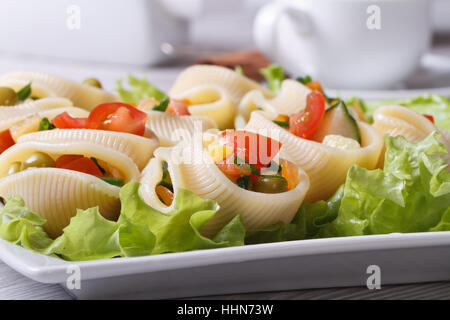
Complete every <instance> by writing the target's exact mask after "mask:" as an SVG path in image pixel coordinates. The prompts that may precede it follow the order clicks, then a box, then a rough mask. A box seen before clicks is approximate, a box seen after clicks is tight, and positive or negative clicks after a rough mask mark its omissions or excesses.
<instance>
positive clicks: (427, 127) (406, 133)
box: [373, 106, 450, 164]
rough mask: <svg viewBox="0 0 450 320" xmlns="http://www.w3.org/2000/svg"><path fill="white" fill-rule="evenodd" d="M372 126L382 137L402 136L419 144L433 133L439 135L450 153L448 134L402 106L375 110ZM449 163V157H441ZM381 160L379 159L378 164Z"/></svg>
mask: <svg viewBox="0 0 450 320" xmlns="http://www.w3.org/2000/svg"><path fill="white" fill-rule="evenodd" d="M373 126H374V128H376V129H377V130H378V132H379V133H380V134H382V135H383V136H384V135H385V134H389V135H391V136H394V137H395V136H403V137H404V138H405V139H406V140H408V141H410V142H420V141H422V140H423V139H425V138H426V137H428V136H429V135H430V134H431V133H432V132H433V131H437V132H439V133H441V138H440V141H441V142H442V143H443V144H444V145H445V146H446V148H447V150H448V151H449V152H450V132H449V131H447V130H443V129H439V128H438V127H436V126H435V125H434V124H433V123H432V122H431V121H430V120H428V119H427V118H425V117H424V116H423V115H422V114H420V113H418V112H416V111H414V110H411V109H409V108H406V107H402V106H384V107H380V108H378V109H377V110H375V112H374V114H373ZM443 158H444V159H445V160H446V161H447V162H448V163H450V155H443ZM381 163H383V158H381V159H380V164H381Z"/></svg>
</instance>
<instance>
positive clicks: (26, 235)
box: [0, 196, 53, 253]
mask: <svg viewBox="0 0 450 320" xmlns="http://www.w3.org/2000/svg"><path fill="white" fill-rule="evenodd" d="M0 220H1V225H0V237H1V238H2V239H4V240H6V241H9V242H12V243H15V244H17V245H20V246H22V247H24V248H26V249H29V250H33V251H36V252H42V253H45V252H46V250H47V248H48V247H49V246H50V245H51V244H52V242H53V240H52V239H50V237H49V236H48V235H47V234H46V233H45V231H44V229H43V228H42V225H43V224H44V223H45V219H42V218H41V217H40V216H38V215H37V214H35V213H34V212H31V211H29V210H28V209H26V208H25V203H24V201H23V200H22V199H21V198H20V197H17V196H12V197H10V198H9V199H8V201H7V202H6V204H5V206H4V207H3V208H2V209H1V211H0Z"/></svg>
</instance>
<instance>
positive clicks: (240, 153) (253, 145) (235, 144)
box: [219, 130, 281, 169]
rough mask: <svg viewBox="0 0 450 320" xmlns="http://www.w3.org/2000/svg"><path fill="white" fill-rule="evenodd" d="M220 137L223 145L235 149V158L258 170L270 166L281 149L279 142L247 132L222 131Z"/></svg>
mask: <svg viewBox="0 0 450 320" xmlns="http://www.w3.org/2000/svg"><path fill="white" fill-rule="evenodd" d="M219 137H220V141H221V143H222V144H224V145H227V146H230V147H232V148H233V149H234V155H235V156H237V157H238V158H239V159H242V160H245V161H246V162H248V163H249V164H251V165H254V166H255V167H257V168H258V169H261V168H263V167H267V166H268V165H270V163H271V161H272V159H273V158H274V157H275V156H276V155H277V154H278V152H279V151H280V148H281V143H280V142H278V141H277V140H274V139H271V138H268V137H265V136H263V135H260V134H257V133H254V132H250V131H245V130H226V131H222V132H221V133H220V136H219Z"/></svg>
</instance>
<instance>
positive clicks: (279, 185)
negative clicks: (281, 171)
mask: <svg viewBox="0 0 450 320" xmlns="http://www.w3.org/2000/svg"><path fill="white" fill-rule="evenodd" d="M252 190H253V191H255V192H261V193H281V192H286V191H288V184H287V181H286V179H284V178H283V177H282V176H270V177H264V176H261V177H258V178H256V180H255V182H254V183H253V188H252Z"/></svg>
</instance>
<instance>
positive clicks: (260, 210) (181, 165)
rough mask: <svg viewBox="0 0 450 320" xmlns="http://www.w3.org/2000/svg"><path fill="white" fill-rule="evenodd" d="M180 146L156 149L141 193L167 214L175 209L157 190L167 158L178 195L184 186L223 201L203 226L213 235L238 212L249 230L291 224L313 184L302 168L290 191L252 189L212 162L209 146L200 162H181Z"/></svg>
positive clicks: (191, 152)
mask: <svg viewBox="0 0 450 320" xmlns="http://www.w3.org/2000/svg"><path fill="white" fill-rule="evenodd" d="M178 147H179V146H175V147H172V148H158V149H156V151H155V158H153V159H152V160H150V163H149V164H148V166H147V167H146V168H145V169H144V171H143V172H142V176H141V187H140V190H139V193H140V195H141V197H142V198H143V199H144V201H146V202H147V204H149V205H150V206H151V207H153V208H155V209H157V210H159V211H161V212H163V213H168V212H169V211H170V210H171V209H172V207H167V206H165V205H164V204H163V203H162V202H161V201H160V200H159V198H158V196H157V195H156V193H155V187H156V186H157V184H158V183H159V182H160V181H161V179H162V174H163V172H162V168H161V163H162V161H167V163H168V170H169V173H170V175H171V179H172V184H173V188H174V190H175V196H176V193H177V191H176V190H178V189H179V188H184V189H188V190H191V191H192V192H194V193H195V194H197V195H198V196H200V197H202V198H205V199H212V200H215V201H216V202H217V203H218V204H219V206H220V209H219V211H218V212H217V214H216V215H215V216H214V218H212V219H211V220H210V221H208V222H207V223H206V224H205V225H204V226H203V227H202V229H201V232H202V233H203V234H204V235H206V236H209V237H210V236H213V235H214V234H216V233H217V232H218V231H219V230H220V229H221V228H222V227H224V226H225V225H226V224H227V223H228V222H229V221H230V220H232V219H233V217H235V216H236V215H237V214H240V215H241V216H242V220H243V223H244V225H245V226H246V227H247V228H249V229H254V228H262V227H267V226H270V225H272V224H274V223H276V222H279V221H282V222H284V223H289V222H290V221H291V220H292V218H293V217H294V215H295V213H296V212H297V210H298V208H299V207H300V204H301V203H302V201H303V198H304V196H305V194H306V192H307V190H308V187H309V179H308V176H307V175H306V174H305V172H304V171H303V170H301V169H299V178H300V179H299V183H298V185H297V187H296V188H294V189H292V190H290V191H287V192H283V193H278V194H265V193H258V192H252V191H248V190H245V189H242V188H240V187H239V186H237V185H236V184H234V183H233V182H232V181H230V180H229V179H228V178H227V177H226V176H225V175H224V174H223V173H222V172H221V171H220V169H219V168H218V167H217V166H216V165H215V164H214V163H213V162H212V160H211V158H210V156H209V154H208V152H207V151H206V150H205V149H203V151H201V150H200V154H201V156H202V157H203V159H205V160H206V161H198V158H197V161H181V160H182V159H181V158H180V157H177V155H176V154H177V153H178V151H179V150H180V149H179V150H176V148H178ZM188 148H189V147H188ZM200 149H201V148H200ZM182 150H183V151H182V152H183V154H186V152H187V153H190V154H191V155H192V159H193V157H194V156H193V153H194V152H197V151H196V148H194V147H192V146H191V147H190V149H185V148H183V149H182ZM197 156H198V152H197ZM172 206H173V204H172Z"/></svg>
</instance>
